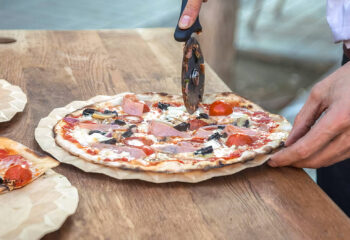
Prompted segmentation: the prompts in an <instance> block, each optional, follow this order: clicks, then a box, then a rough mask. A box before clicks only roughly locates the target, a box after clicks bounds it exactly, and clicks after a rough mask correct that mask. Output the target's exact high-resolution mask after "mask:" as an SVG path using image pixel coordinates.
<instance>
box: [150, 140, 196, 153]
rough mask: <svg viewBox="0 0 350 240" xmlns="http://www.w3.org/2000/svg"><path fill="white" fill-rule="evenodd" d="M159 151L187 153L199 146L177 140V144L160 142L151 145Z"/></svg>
mask: <svg viewBox="0 0 350 240" xmlns="http://www.w3.org/2000/svg"><path fill="white" fill-rule="evenodd" d="M153 148H154V149H156V150H157V151H159V152H163V153H170V154H177V153H188V152H194V151H196V150H197V149H198V148H199V145H198V144H196V143H191V142H187V141H182V142H178V143H177V144H162V145H157V146H153Z"/></svg>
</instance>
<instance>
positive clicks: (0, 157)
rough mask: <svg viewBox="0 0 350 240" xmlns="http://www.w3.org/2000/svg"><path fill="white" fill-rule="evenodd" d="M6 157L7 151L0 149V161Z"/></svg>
mask: <svg viewBox="0 0 350 240" xmlns="http://www.w3.org/2000/svg"><path fill="white" fill-rule="evenodd" d="M7 156H8V151H7V150H6V149H0V159H2V158H5V157H7Z"/></svg>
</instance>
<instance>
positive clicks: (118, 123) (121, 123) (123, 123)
mask: <svg viewBox="0 0 350 240" xmlns="http://www.w3.org/2000/svg"><path fill="white" fill-rule="evenodd" d="M113 124H117V125H120V126H124V125H125V124H126V123H125V122H124V121H122V120H119V119H117V120H115V121H114V122H113Z"/></svg>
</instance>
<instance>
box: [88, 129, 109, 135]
mask: <svg viewBox="0 0 350 240" xmlns="http://www.w3.org/2000/svg"><path fill="white" fill-rule="evenodd" d="M94 133H99V134H101V135H106V133H105V132H101V131H100V130H91V131H89V133H88V134H89V135H92V134H94Z"/></svg>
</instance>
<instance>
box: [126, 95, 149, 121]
mask: <svg viewBox="0 0 350 240" xmlns="http://www.w3.org/2000/svg"><path fill="white" fill-rule="evenodd" d="M144 105H145V104H144V103H142V102H140V101H138V100H137V98H136V96H135V95H125V96H124V98H123V101H122V108H123V110H124V112H126V113H127V114H129V115H135V116H142V113H143V108H144Z"/></svg>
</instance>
